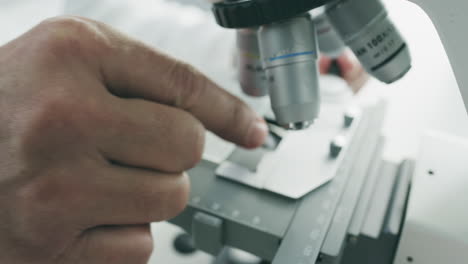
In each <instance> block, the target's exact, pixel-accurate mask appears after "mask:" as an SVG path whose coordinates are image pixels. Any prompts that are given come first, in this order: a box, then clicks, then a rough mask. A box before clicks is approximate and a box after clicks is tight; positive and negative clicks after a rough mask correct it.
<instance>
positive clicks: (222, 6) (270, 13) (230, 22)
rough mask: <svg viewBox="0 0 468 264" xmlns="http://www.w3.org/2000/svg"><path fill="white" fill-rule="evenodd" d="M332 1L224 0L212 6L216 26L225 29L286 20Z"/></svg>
mask: <svg viewBox="0 0 468 264" xmlns="http://www.w3.org/2000/svg"><path fill="white" fill-rule="evenodd" d="M331 1H332V0H231V1H229V0H224V1H223V2H219V3H216V4H214V5H213V13H214V16H215V18H216V21H217V22H218V24H219V25H220V26H222V27H226V28H246V27H256V26H261V25H265V24H270V23H272V22H276V21H280V20H283V19H287V18H290V17H293V16H296V15H299V14H302V13H305V12H307V11H309V10H312V9H314V8H316V7H319V6H322V5H324V4H326V3H329V2H331Z"/></svg>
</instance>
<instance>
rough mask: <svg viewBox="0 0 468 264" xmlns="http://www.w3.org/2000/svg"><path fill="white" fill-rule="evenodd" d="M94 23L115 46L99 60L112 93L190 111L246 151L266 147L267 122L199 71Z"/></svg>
mask: <svg viewBox="0 0 468 264" xmlns="http://www.w3.org/2000/svg"><path fill="white" fill-rule="evenodd" d="M88 22H89V23H96V26H97V28H98V29H99V31H101V32H102V33H104V36H106V38H108V39H109V40H110V41H112V45H111V46H110V48H108V49H107V50H106V52H103V53H101V54H100V55H99V57H96V59H97V60H99V61H98V63H99V64H100V66H101V71H100V74H102V75H103V76H102V77H103V78H104V81H105V84H106V86H107V87H108V88H109V89H110V91H111V92H112V93H114V94H116V95H118V96H122V97H131V98H140V99H145V100H150V101H155V102H158V103H163V104H167V105H170V106H174V107H177V108H181V109H183V110H186V111H188V112H190V113H191V114H193V115H194V116H195V117H196V118H197V119H199V120H200V121H201V122H202V124H203V125H204V126H205V127H206V128H207V129H208V130H210V131H212V132H214V133H216V134H217V135H218V136H220V137H222V138H224V139H226V140H229V141H232V142H234V143H236V144H239V145H241V146H243V147H247V148H254V147H258V146H260V145H261V144H263V142H264V140H265V138H266V135H267V126H266V124H265V121H264V120H263V119H262V118H260V117H259V116H258V115H257V114H256V113H255V112H254V111H253V110H252V109H250V108H249V107H248V106H247V105H246V104H245V103H244V102H242V101H241V100H240V99H238V98H236V97H235V96H233V95H231V94H229V93H228V92H226V91H225V90H223V89H221V88H220V87H219V86H218V85H216V84H215V83H214V82H213V81H211V80H210V79H208V78H207V77H206V76H204V75H203V74H202V73H200V72H199V71H197V70H196V69H194V68H193V67H191V66H189V65H187V64H185V63H183V62H181V61H178V60H176V59H173V58H171V57H169V56H167V55H165V54H163V53H161V52H158V51H156V50H155V49H153V48H151V47H149V46H147V45H145V44H144V43H141V42H138V41H135V40H133V39H131V38H129V37H127V36H125V35H123V34H121V33H119V32H117V31H115V30H113V29H111V28H110V27H108V26H106V25H104V24H101V23H99V22H93V21H88ZM188 48H190V47H188ZM207 59H209V58H207Z"/></svg>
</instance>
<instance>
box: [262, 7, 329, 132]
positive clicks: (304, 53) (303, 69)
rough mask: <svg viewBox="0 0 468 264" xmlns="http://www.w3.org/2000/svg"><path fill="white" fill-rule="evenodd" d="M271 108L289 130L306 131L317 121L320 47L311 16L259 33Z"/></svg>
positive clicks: (293, 19)
mask: <svg viewBox="0 0 468 264" xmlns="http://www.w3.org/2000/svg"><path fill="white" fill-rule="evenodd" d="M258 40H259V46H260V53H261V57H262V61H263V65H264V69H265V70H266V74H267V78H268V81H269V89H270V99H271V107H272V109H273V112H274V113H275V117H276V121H277V122H278V123H279V124H280V125H281V126H283V127H284V128H286V129H291V130H299V129H305V128H307V127H308V126H310V124H312V123H313V122H314V120H315V119H316V118H317V117H318V114H319V108H320V96H319V84H318V78H319V74H318V69H317V58H318V44H317V39H316V31H315V26H314V23H313V22H312V20H311V17H310V15H309V14H304V15H300V16H297V17H293V18H290V19H288V20H283V21H280V22H276V23H272V24H268V25H264V26H262V27H260V29H259V32H258Z"/></svg>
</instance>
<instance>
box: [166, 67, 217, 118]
mask: <svg viewBox="0 0 468 264" xmlns="http://www.w3.org/2000/svg"><path fill="white" fill-rule="evenodd" d="M168 71H169V73H168V80H169V82H170V86H171V87H174V89H172V90H173V91H176V92H177V94H176V95H175V96H174V98H175V101H174V102H173V104H174V106H176V107H178V108H181V109H190V108H192V107H193V105H195V104H196V102H197V101H198V100H199V99H200V96H201V94H203V90H204V89H205V87H206V86H207V82H208V79H207V78H205V77H204V76H203V75H202V74H201V73H200V72H199V71H198V70H197V69H195V67H193V66H192V65H190V64H187V63H184V62H181V61H174V62H173V64H172V66H171V67H169V70H168Z"/></svg>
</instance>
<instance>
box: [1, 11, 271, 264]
mask: <svg viewBox="0 0 468 264" xmlns="http://www.w3.org/2000/svg"><path fill="white" fill-rule="evenodd" d="M205 128H206V129H209V130H211V131H213V132H214V133H216V134H218V135H219V136H221V137H223V138H224V139H227V140H230V141H232V142H235V143H237V144H239V145H241V146H244V147H247V148H253V147H257V146H260V145H261V144H262V143H263V141H264V138H265V137H266V133H267V131H266V125H265V123H264V121H263V120H262V119H260V118H259V117H257V116H256V114H255V113H254V112H253V111H252V110H251V109H249V108H248V107H247V106H246V105H245V104H244V103H242V102H241V101H240V100H238V99H236V98H234V97H233V96H231V95H229V94H228V93H227V92H225V91H223V90H222V89H220V88H219V87H217V86H216V85H215V84H214V83H213V82H211V81H210V80H208V79H207V78H206V77H204V76H203V75H201V74H200V73H199V72H197V71H196V70H194V69H193V68H191V67H189V66H188V65H185V64H184V63H181V62H179V61H176V60H174V59H171V58H169V57H168V56H165V55H163V54H161V53H159V52H157V51H155V50H153V49H151V48H149V47H147V46H145V45H144V44H142V43H139V42H137V41H134V40H132V39H129V38H128V37H126V36H124V35H122V34H119V33H118V32H116V31H114V30H112V29H110V28H109V27H107V26H105V25H103V24H100V23H97V22H93V21H90V20H86V19H83V18H76V17H68V18H55V19H50V20H47V21H45V22H43V23H41V24H40V25H38V26H37V27H35V28H34V29H32V30H31V31H29V32H28V33H26V34H25V35H23V36H21V37H20V38H18V39H16V40H14V41H13V42H11V43H9V44H7V45H5V46H3V47H1V48H0V263H11V264H23V263H34V264H51V263H60V264H64V263H65V264H66V263H73V264H79V263H86V264H93V263H112V264H119V263H125V264H128V263H132V264H140V263H146V262H147V260H148V258H149V256H150V253H151V251H152V248H153V245H152V238H151V234H150V230H149V224H148V223H150V222H155V221H161V220H165V219H169V218H171V217H173V216H175V215H176V214H178V213H179V212H180V211H181V210H182V209H183V208H184V207H185V205H186V202H187V199H188V193H189V179H188V178H187V175H186V174H185V173H184V171H186V170H187V169H190V168H192V167H193V166H195V164H197V163H198V162H199V160H200V159H201V156H202V151H203V145H204V134H205Z"/></svg>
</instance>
